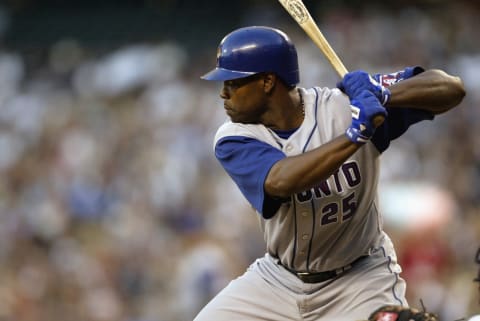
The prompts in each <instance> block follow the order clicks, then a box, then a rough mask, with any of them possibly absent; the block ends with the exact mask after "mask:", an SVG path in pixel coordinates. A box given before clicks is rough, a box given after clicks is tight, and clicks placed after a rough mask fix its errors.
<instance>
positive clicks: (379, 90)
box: [337, 70, 391, 106]
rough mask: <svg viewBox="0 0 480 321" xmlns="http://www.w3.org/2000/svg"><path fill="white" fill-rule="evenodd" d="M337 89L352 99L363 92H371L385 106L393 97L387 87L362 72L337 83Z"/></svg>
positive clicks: (347, 75)
mask: <svg viewBox="0 0 480 321" xmlns="http://www.w3.org/2000/svg"><path fill="white" fill-rule="evenodd" d="M337 87H338V89H340V90H341V91H343V92H344V93H345V94H347V96H348V97H350V98H353V97H356V96H358V95H359V94H360V93H361V92H362V90H368V91H371V92H372V93H373V94H374V95H375V96H376V97H377V98H378V100H379V101H380V102H381V103H382V105H384V106H385V104H386V103H387V101H388V99H389V98H390V95H391V93H390V90H389V89H388V88H387V87H384V86H382V85H381V84H380V83H379V82H378V81H376V80H375V79H374V78H373V77H372V76H370V75H369V74H368V73H366V72H365V71H362V70H358V71H352V72H349V73H347V74H346V75H345V76H344V77H343V79H342V80H341V81H340V82H339V83H337Z"/></svg>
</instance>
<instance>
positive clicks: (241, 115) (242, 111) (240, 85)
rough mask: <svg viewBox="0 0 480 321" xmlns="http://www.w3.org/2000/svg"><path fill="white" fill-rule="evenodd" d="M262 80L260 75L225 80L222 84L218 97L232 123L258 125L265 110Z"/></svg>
mask: <svg viewBox="0 0 480 321" xmlns="http://www.w3.org/2000/svg"><path fill="white" fill-rule="evenodd" d="M263 88H264V78H263V75H262V74H256V75H253V76H250V77H245V78H240V79H233V80H227V81H225V82H224V83H223V88H222V91H221V93H220V97H221V98H222V99H223V100H224V108H225V111H226V113H227V115H228V116H229V117H230V119H231V120H232V121H233V122H236V123H246V124H255V123H259V122H260V119H261V116H262V115H263V113H264V112H265V110H266V107H265V102H266V100H265V93H264V91H263Z"/></svg>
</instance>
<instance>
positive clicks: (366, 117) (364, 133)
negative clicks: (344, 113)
mask: <svg viewBox="0 0 480 321" xmlns="http://www.w3.org/2000/svg"><path fill="white" fill-rule="evenodd" d="M350 108H351V109H352V124H351V125H350V127H349V128H348V129H347V131H346V133H345V134H346V135H347V137H348V138H349V139H350V140H351V141H352V142H354V143H357V144H364V143H366V142H367V141H368V140H369V139H370V138H371V137H372V136H373V134H374V133H375V129H376V127H375V125H374V123H373V119H374V117H375V116H377V115H382V116H383V117H384V118H385V117H387V110H386V109H385V108H384V107H383V106H382V104H380V102H379V101H378V99H377V97H375V95H374V94H373V93H371V92H370V91H368V90H363V91H362V92H361V93H360V94H359V95H357V96H355V97H353V98H351V100H350Z"/></svg>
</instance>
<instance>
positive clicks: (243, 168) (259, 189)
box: [215, 136, 286, 218]
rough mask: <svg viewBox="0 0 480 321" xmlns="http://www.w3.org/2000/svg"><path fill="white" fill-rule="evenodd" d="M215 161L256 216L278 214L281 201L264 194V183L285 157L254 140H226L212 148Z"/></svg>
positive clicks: (246, 138)
mask: <svg viewBox="0 0 480 321" xmlns="http://www.w3.org/2000/svg"><path fill="white" fill-rule="evenodd" d="M215 157H216V158H217V159H218V161H219V162H220V164H221V165H222V166H223V168H224V169H225V171H226V172H227V173H228V175H229V176H230V177H231V178H232V179H233V181H234V182H235V183H236V184H237V186H238V188H239V189H240V191H241V192H242V194H243V195H244V196H245V198H246V199H247V200H248V201H249V203H250V204H251V205H252V206H253V207H254V208H255V210H257V212H258V213H260V214H261V215H262V216H263V217H264V218H270V217H272V216H273V215H274V214H275V213H276V212H277V210H278V208H279V207H280V205H281V203H282V200H281V199H275V198H272V197H270V196H269V195H268V194H266V193H265V190H264V182H265V179H266V177H267V175H268V172H269V171H270V169H271V168H272V166H273V164H275V163H276V162H278V161H279V160H281V159H283V158H285V157H286V155H285V154H284V153H283V152H282V151H281V150H279V149H276V148H274V147H273V146H271V145H269V144H267V143H264V142H262V141H259V140H257V139H254V138H250V137H243V136H227V137H223V138H221V139H220V140H219V141H218V142H217V143H216V144H215Z"/></svg>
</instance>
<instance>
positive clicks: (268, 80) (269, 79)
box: [263, 73, 277, 94]
mask: <svg viewBox="0 0 480 321" xmlns="http://www.w3.org/2000/svg"><path fill="white" fill-rule="evenodd" d="M276 83H277V76H276V75H275V74H272V73H266V74H264V77H263V90H264V91H265V93H267V94H269V93H271V92H272V90H273V88H275V85H276Z"/></svg>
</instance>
